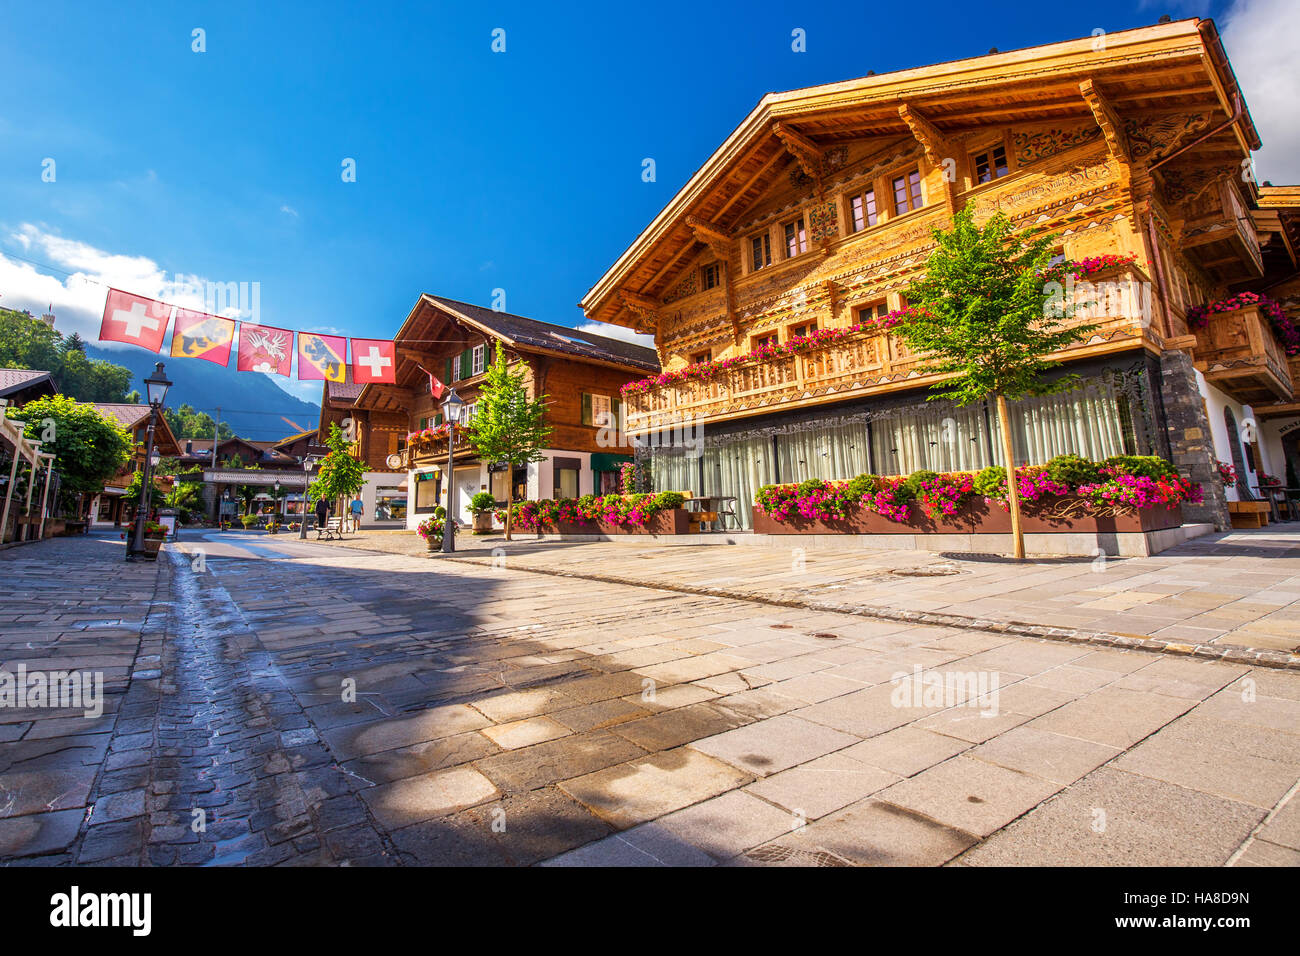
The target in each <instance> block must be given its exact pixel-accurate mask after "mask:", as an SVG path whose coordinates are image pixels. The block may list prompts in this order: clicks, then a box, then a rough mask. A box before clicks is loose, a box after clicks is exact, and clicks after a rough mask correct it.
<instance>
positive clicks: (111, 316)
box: [99, 289, 172, 352]
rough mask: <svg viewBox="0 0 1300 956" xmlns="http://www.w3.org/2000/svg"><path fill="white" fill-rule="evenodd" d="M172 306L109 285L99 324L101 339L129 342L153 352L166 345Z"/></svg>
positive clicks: (104, 340)
mask: <svg viewBox="0 0 1300 956" xmlns="http://www.w3.org/2000/svg"><path fill="white" fill-rule="evenodd" d="M171 314H172V307H171V306H170V305H168V304H167V303H166V302H158V301H157V300H155V299H146V298H145V297H144V296H142V295H132V294H131V293H130V292H121V291H119V290H118V289H109V290H108V298H107V299H105V300H104V320H103V321H102V322H101V323H100V325H99V340H100V341H101V342H128V343H130V344H131V345H138V346H140V347H141V348H143V349H148V350H149V351H150V352H157V351H159V350H161V349H162V343H163V338H164V337H165V336H166V335H167V323H168V320H170V319H171Z"/></svg>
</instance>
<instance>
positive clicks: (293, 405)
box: [86, 345, 320, 441]
mask: <svg viewBox="0 0 1300 956" xmlns="http://www.w3.org/2000/svg"><path fill="white" fill-rule="evenodd" d="M86 356H87V357H88V358H93V359H104V360H105V361H108V362H113V363H115V364H117V365H124V366H126V367H127V368H129V369H130V370H131V388H135V389H138V390H139V391H140V394H141V395H143V394H144V379H145V378H146V377H148V376H149V375H152V374H153V367H154V363H155V362H163V363H165V364H166V372H167V377H168V378H169V379H171V380H172V382H173V385H172V387H171V388H170V389H169V390H168V392H167V405H168V406H169V407H171V408H177V407H179V406H181V405H192V406H193V407H194V408H196V409H198V410H199V411H203V412H207V413H208V414H209V415H211V416H213V417H214V418H215V417H216V415H217V406H218V405H220V406H221V420H222V421H223V422H229V423H230V427H231V428H233V429H234V430H235V434H236V435H238V436H239V437H240V438H248V439H251V440H253V441H275V440H277V439H280V438H284V437H286V436H288V435H292V434H293V433H294V432H295V431H297V429H296V428H294V427H293V426H292V425H290V424H288V423H287V422H285V421H283V420H282V419H281V417H280V416H282V415H283V416H284V417H285V418H289V419H292V420H293V421H295V422H297V423H298V424H299V425H301V426H302V427H303V428H315V427H316V425H317V424H319V422H320V406H319V405H313V404H311V403H310V402H304V401H303V400H302V399H300V398H295V397H294V396H293V395H290V394H289V393H288V392H286V391H285V390H284V389H282V388H280V387H279V386H277V385H276V384H275V383H274V382H272V381H271V380H270V379H269V378H268V377H267V376H265V375H263V374H261V373H260V372H236V371H235V369H234V367H233V365H232V366H231V367H230V368H222V367H221V366H219V365H214V364H213V363H212V362H205V361H203V360H202V359H191V358H169V357H168V356H166V355H155V354H153V353H151V352H146V351H144V350H143V349H112V350H109V349H101V348H96V347H95V346H93V345H87V346H86Z"/></svg>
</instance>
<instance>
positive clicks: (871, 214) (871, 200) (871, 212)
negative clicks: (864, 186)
mask: <svg viewBox="0 0 1300 956" xmlns="http://www.w3.org/2000/svg"><path fill="white" fill-rule="evenodd" d="M862 198H863V199H864V200H865V205H866V207H867V225H868V226H874V225H875V224H876V191H875V190H874V189H868V190H867V191H866V192H865V193H863V194H862Z"/></svg>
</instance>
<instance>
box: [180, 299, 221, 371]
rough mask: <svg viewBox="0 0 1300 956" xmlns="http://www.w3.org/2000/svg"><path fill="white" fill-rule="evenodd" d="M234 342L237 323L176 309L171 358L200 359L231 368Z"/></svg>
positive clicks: (203, 313) (205, 314) (201, 313)
mask: <svg viewBox="0 0 1300 956" xmlns="http://www.w3.org/2000/svg"><path fill="white" fill-rule="evenodd" d="M234 341H235V320H234V319H223V318H220V317H219V316H215V315H208V314H207V313H206V312H191V311H189V310H188V309H182V308H180V307H179V306H178V307H177V308H176V327H175V328H174V329H173V330H172V358H199V359H204V360H205V361H208V362H216V363H217V364H218V365H220V366H222V367H223V368H224V367H225V366H227V365H229V364H230V346H231V344H232V343H233V342H234Z"/></svg>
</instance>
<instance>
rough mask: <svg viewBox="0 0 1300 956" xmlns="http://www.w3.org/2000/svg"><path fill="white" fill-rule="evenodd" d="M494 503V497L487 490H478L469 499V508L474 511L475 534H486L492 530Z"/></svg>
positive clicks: (495, 503)
mask: <svg viewBox="0 0 1300 956" xmlns="http://www.w3.org/2000/svg"><path fill="white" fill-rule="evenodd" d="M496 505H497V502H496V499H495V498H493V497H492V493H491V492H489V491H480V492H479V493H478V494H476V495H474V497H472V498H470V499H469V510H470V511H472V512H473V513H474V533H475V534H487V533H488V532H489V531H491V530H492V513H493V511H495V510H496Z"/></svg>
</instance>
